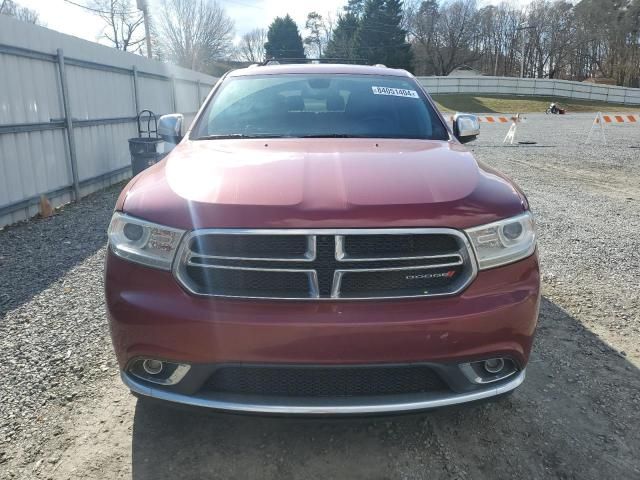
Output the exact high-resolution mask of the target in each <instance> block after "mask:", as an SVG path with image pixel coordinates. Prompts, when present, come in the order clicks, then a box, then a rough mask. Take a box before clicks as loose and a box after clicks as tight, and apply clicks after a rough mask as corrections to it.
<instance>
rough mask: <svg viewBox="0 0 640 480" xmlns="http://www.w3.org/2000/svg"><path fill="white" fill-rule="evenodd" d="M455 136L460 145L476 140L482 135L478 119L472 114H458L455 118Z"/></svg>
mask: <svg viewBox="0 0 640 480" xmlns="http://www.w3.org/2000/svg"><path fill="white" fill-rule="evenodd" d="M453 134H454V135H455V136H456V138H457V139H458V140H459V141H460V143H467V142H471V141H472V140H475V139H476V137H477V136H478V135H480V122H478V117H476V116H475V115H471V114H470V113H456V114H455V115H454V116H453Z"/></svg>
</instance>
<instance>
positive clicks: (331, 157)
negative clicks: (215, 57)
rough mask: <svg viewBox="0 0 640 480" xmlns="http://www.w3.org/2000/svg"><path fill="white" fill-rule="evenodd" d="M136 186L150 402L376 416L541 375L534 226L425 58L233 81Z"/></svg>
mask: <svg viewBox="0 0 640 480" xmlns="http://www.w3.org/2000/svg"><path fill="white" fill-rule="evenodd" d="M160 130H161V131H162V134H163V136H164V137H165V138H167V139H170V140H173V141H174V143H177V144H178V145H177V146H176V147H175V148H174V150H173V151H172V152H171V153H170V154H169V155H168V157H166V158H165V159H164V160H163V161H162V162H160V163H158V164H156V165H154V166H152V167H151V168H149V169H147V170H145V171H144V172H142V173H140V174H139V175H137V176H136V177H135V178H134V179H133V180H131V182H130V183H129V184H128V185H127V186H126V188H125V189H124V190H123V191H122V194H121V195H120V198H119V199H118V202H117V205H116V208H115V212H114V215H113V219H112V221H111V224H110V226H109V248H108V253H107V258H106V277H105V288H106V303H107V308H108V313H109V320H110V326H111V334H112V338H113V345H114V347H115V351H116V355H117V358H118V362H119V365H120V369H121V374H122V379H123V380H124V383H125V384H126V385H127V386H128V387H129V388H130V389H131V390H132V392H134V393H135V394H137V395H140V396H148V397H153V398H156V399H162V400H166V401H170V402H177V403H181V404H187V405H193V406H200V407H208V408H213V409H218V410H227V411H237V412H259V413H272V414H368V413H381V412H398V411H410V410H420V409H428V408H433V407H440V406H445V405H452V404H459V403H463V402H469V401H474V400H480V399H486V398H490V397H495V396H498V395H501V394H505V393H508V392H510V391H512V390H513V389H515V388H516V387H518V386H519V385H520V384H521V383H522V381H523V380H524V377H525V367H526V364H527V360H528V357H529V353H530V351H531V345H532V341H533V336H534V331H535V327H536V322H537V317H538V307H539V300H540V274H539V269H538V258H537V250H536V239H535V231H534V222H533V217H532V214H531V212H530V210H529V205H528V203H527V199H526V197H525V195H524V194H523V193H522V191H521V190H520V189H519V188H518V187H517V186H516V185H515V184H514V183H513V182H511V181H510V180H509V179H508V178H506V177H505V176H503V175H502V174H500V173H499V172H497V171H495V170H493V169H492V168H490V167H488V166H486V165H483V164H481V163H479V162H477V161H476V160H475V159H474V157H473V155H472V154H471V153H470V152H469V151H468V150H467V148H465V147H464V146H463V143H465V142H467V141H469V140H473V139H474V138H475V137H476V136H477V135H478V133H479V126H478V121H477V119H476V117H474V116H472V115H465V114H458V115H456V116H455V117H454V119H453V122H452V127H451V128H450V127H449V126H447V123H446V122H445V120H444V119H443V117H442V116H441V115H440V114H439V113H438V111H437V109H436V108H435V106H434V103H433V101H432V100H431V98H430V97H429V95H428V94H427V93H426V92H425V91H424V89H423V88H422V87H421V86H420V84H419V83H418V82H417V81H416V79H415V78H414V77H413V76H412V75H411V74H409V73H407V72H406V71H404V70H394V69H391V68H385V67H383V66H375V67H369V66H354V65H328V64H322V65H318V64H311V65H302V64H298V65H267V66H256V67H252V68H246V69H242V70H236V71H233V72H231V73H229V74H227V75H225V76H224V77H223V78H222V79H221V80H220V81H219V82H218V84H217V85H216V86H215V87H214V88H213V90H212V92H211V93H210V94H209V96H208V98H207V100H206V101H205V102H204V105H203V107H202V108H201V110H200V111H199V112H198V114H197V116H196V118H195V120H194V121H193V124H192V125H191V127H190V129H189V130H188V131H187V132H186V133H185V134H184V138H183V137H182V134H181V130H182V117H181V116H180V115H167V116H164V117H162V119H161V121H160Z"/></svg>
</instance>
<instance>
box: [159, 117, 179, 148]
mask: <svg viewBox="0 0 640 480" xmlns="http://www.w3.org/2000/svg"><path fill="white" fill-rule="evenodd" d="M183 121H184V116H182V115H181V114H180V113H172V114H170V115H163V116H161V117H160V120H158V135H160V138H162V139H163V140H164V141H165V142H167V143H174V144H178V143H180V140H182V122H183Z"/></svg>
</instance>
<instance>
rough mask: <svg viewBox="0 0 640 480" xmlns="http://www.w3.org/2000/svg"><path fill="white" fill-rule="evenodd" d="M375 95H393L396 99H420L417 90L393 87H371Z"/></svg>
mask: <svg viewBox="0 0 640 480" xmlns="http://www.w3.org/2000/svg"><path fill="white" fill-rule="evenodd" d="M371 90H373V94H374V95H393V96H394V97H407V98H420V97H419V96H418V92H416V91H415V90H405V89H404V88H392V87H371Z"/></svg>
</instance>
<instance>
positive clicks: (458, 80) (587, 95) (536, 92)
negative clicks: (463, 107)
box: [419, 76, 640, 105]
mask: <svg viewBox="0 0 640 480" xmlns="http://www.w3.org/2000/svg"><path fill="white" fill-rule="evenodd" d="M419 80H420V83H421V84H422V85H423V86H424V87H425V88H426V89H427V91H428V92H429V93H431V94H434V95H435V94H444V93H477V94H482V93H484V94H487V93H493V94H497V95H527V96H542V97H555V98H577V99H581V100H599V101H602V102H612V103H620V104H625V105H640V88H625V87H617V86H615V85H595V84H593V83H582V82H572V81H569V80H553V79H552V80H549V79H544V78H509V77H485V76H478V77H419Z"/></svg>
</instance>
